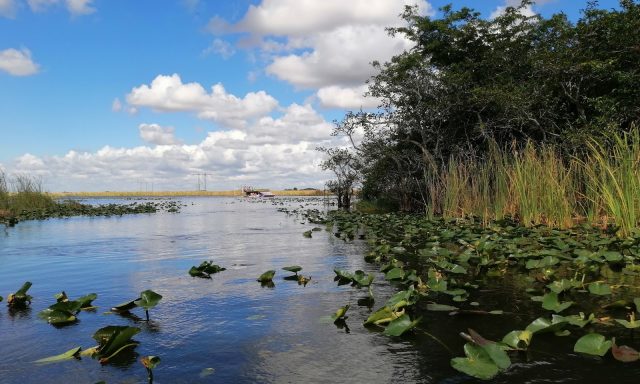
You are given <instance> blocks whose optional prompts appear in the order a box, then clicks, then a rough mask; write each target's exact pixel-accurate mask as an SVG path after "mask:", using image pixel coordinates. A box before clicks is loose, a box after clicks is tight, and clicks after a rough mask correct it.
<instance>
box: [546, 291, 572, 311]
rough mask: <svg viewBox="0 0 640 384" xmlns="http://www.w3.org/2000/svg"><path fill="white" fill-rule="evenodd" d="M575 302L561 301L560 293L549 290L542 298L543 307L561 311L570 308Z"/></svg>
mask: <svg viewBox="0 0 640 384" xmlns="http://www.w3.org/2000/svg"><path fill="white" fill-rule="evenodd" d="M572 304H573V301H565V302H562V303H561V302H560V301H559V300H558V294H557V293H555V292H549V293H547V294H546V295H544V296H543V298H542V308H544V309H548V310H550V311H554V312H556V313H560V312H562V311H564V310H565V309H567V308H569V307H570V306H571V305H572Z"/></svg>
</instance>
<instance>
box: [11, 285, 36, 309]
mask: <svg viewBox="0 0 640 384" xmlns="http://www.w3.org/2000/svg"><path fill="white" fill-rule="evenodd" d="M31 285H32V284H31V282H29V281H27V282H25V283H24V284H22V287H20V289H18V290H17V291H16V292H15V293H11V294H9V296H7V306H8V307H10V308H25V307H27V305H29V304H31V299H32V297H31V296H30V295H28V294H27V291H28V290H29V288H31Z"/></svg>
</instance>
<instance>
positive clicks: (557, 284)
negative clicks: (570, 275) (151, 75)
mask: <svg viewBox="0 0 640 384" xmlns="http://www.w3.org/2000/svg"><path fill="white" fill-rule="evenodd" d="M578 286H580V282H579V281H576V280H568V279H562V280H556V281H554V282H553V283H551V284H548V285H547V288H549V289H550V290H551V291H552V292H555V293H557V294H560V293H562V292H564V291H568V290H570V289H573V288H575V287H578Z"/></svg>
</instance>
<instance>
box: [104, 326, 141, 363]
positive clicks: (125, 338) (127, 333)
mask: <svg viewBox="0 0 640 384" xmlns="http://www.w3.org/2000/svg"><path fill="white" fill-rule="evenodd" d="M139 332H140V328H137V327H126V326H113V325H112V326H108V327H103V328H100V329H99V330H97V331H96V333H94V335H93V339H94V340H96V341H97V342H98V344H99V345H100V348H99V350H98V356H99V357H102V358H107V359H110V358H111V357H113V356H115V355H116V354H117V353H119V352H120V351H122V350H123V349H125V348H127V347H129V346H131V345H132V344H136V343H135V342H134V341H133V340H131V338H132V337H133V336H134V335H136V334H137V333H139Z"/></svg>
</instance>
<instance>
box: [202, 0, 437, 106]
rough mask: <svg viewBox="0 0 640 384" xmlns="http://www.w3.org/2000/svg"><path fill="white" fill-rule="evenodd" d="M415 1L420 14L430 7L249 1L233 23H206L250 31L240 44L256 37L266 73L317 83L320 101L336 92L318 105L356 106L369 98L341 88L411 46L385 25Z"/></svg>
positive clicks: (383, 1) (366, 0)
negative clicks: (335, 99)
mask: <svg viewBox="0 0 640 384" xmlns="http://www.w3.org/2000/svg"><path fill="white" fill-rule="evenodd" d="M414 4H415V5H417V6H418V8H419V10H420V12H421V13H422V14H432V13H433V9H432V7H431V5H430V4H429V3H428V2H427V1H425V0H397V1H389V0H353V1H347V2H345V1H342V0H325V1H311V0H264V1H262V2H261V3H260V4H259V5H253V6H250V7H249V9H248V11H247V12H246V14H245V15H244V16H243V18H242V19H241V20H240V21H239V22H238V23H236V24H233V25H230V24H228V23H225V22H224V21H223V20H221V19H219V18H213V19H212V20H211V21H210V23H209V29H210V30H211V31H213V32H214V33H245V34H247V35H249V37H248V38H246V39H244V41H245V45H247V44H251V43H253V44H256V43H257V44H258V46H259V49H260V50H261V51H262V52H263V54H266V56H267V57H268V58H269V59H268V61H269V62H268V65H267V67H266V73H267V74H270V75H272V76H275V77H276V78H278V79H280V80H283V81H286V82H288V83H290V84H292V85H294V86H295V87H296V88H305V89H316V90H318V89H321V90H323V91H322V92H318V94H317V97H318V99H319V100H321V101H322V100H324V101H328V100H329V99H328V97H329V96H337V95H338V94H339V95H340V102H339V105H338V104H336V103H333V104H332V103H326V104H323V105H325V106H332V107H340V108H359V107H360V106H364V105H368V106H371V105H373V104H374V103H373V102H367V103H363V101H364V100H363V98H362V95H361V94H358V93H356V92H349V91H346V90H347V89H348V88H354V87H356V86H362V85H363V84H364V82H365V81H366V80H367V79H368V78H370V77H371V76H372V75H373V74H374V73H375V72H374V69H373V68H372V66H371V62H372V61H374V60H377V61H381V62H384V61H387V60H389V59H390V58H391V57H392V56H394V55H396V54H398V53H400V52H402V51H403V50H406V49H408V48H410V47H411V42H410V41H408V40H406V39H403V38H400V37H396V38H392V37H390V36H389V35H388V34H387V32H386V31H385V28H386V27H390V26H397V25H400V24H401V23H402V20H400V18H399V17H398V15H399V14H400V13H402V11H403V10H404V7H405V6H406V5H414ZM339 89H342V91H341V92H338V90H339ZM321 93H322V94H321Z"/></svg>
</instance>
